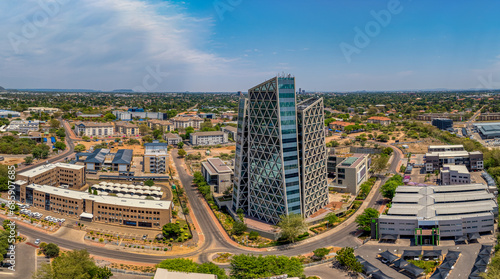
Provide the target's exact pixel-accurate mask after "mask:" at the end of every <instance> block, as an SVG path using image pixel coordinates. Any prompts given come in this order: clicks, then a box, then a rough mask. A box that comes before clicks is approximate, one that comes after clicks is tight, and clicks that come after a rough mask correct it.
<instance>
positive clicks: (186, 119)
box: [170, 116, 203, 129]
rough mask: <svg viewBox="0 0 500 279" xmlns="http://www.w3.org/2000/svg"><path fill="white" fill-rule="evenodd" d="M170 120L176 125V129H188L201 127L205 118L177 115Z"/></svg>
mask: <svg viewBox="0 0 500 279" xmlns="http://www.w3.org/2000/svg"><path fill="white" fill-rule="evenodd" d="M170 121H171V122H172V124H173V125H174V129H186V128H187V127H193V128H194V129H200V126H201V123H203V119H201V118H199V117H198V116H176V117H174V118H171V119H170Z"/></svg>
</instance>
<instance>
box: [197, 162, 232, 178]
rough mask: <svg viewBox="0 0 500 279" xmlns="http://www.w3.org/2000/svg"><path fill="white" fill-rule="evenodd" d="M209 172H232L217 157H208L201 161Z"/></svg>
mask: <svg viewBox="0 0 500 279" xmlns="http://www.w3.org/2000/svg"><path fill="white" fill-rule="evenodd" d="M202 164H203V166H205V168H206V169H207V171H208V172H209V173H210V174H220V173H228V172H232V170H231V169H230V168H229V167H228V166H227V165H226V164H224V162H222V160H221V159H219V158H210V159H207V161H206V162H203V163H202Z"/></svg>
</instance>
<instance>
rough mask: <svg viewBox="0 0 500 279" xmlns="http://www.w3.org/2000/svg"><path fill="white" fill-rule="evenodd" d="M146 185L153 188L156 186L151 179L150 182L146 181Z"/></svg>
mask: <svg viewBox="0 0 500 279" xmlns="http://www.w3.org/2000/svg"><path fill="white" fill-rule="evenodd" d="M144 185H146V186H150V187H151V186H154V185H155V182H154V181H153V180H151V179H148V180H146V181H144Z"/></svg>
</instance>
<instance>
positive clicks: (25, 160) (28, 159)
mask: <svg viewBox="0 0 500 279" xmlns="http://www.w3.org/2000/svg"><path fill="white" fill-rule="evenodd" d="M24 162H25V163H26V165H31V163H33V157H31V156H27V157H24Z"/></svg>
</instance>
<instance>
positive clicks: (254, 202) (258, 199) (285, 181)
mask: <svg viewBox="0 0 500 279" xmlns="http://www.w3.org/2000/svg"><path fill="white" fill-rule="evenodd" d="M298 117H300V119H298ZM299 123H302V124H300V125H299ZM323 129H324V116H323V100H322V99H309V100H306V101H304V102H302V103H300V104H298V105H297V103H296V98H295V78H294V77H291V76H289V75H288V76H279V77H275V78H272V79H270V80H268V81H266V82H263V83H261V84H259V85H257V86H255V87H253V88H251V89H250V90H249V91H248V99H241V100H240V107H239V115H238V132H237V139H236V163H235V181H234V182H235V187H234V191H233V210H234V211H237V210H238V209H239V208H241V209H242V210H243V211H244V212H245V213H246V214H247V215H248V216H250V217H254V218H257V219H260V220H262V221H265V222H268V223H273V224H276V223H277V222H278V221H279V218H280V216H281V215H287V214H290V213H297V214H301V215H303V216H304V217H308V216H310V215H311V214H313V213H314V212H316V211H317V210H319V209H320V208H321V207H323V206H325V205H326V204H327V203H328V188H327V184H326V147H325V141H324V132H323ZM301 162H303V164H304V168H302V167H301ZM305 164H308V165H307V166H306V165H305ZM321 165H323V167H321Z"/></svg>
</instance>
